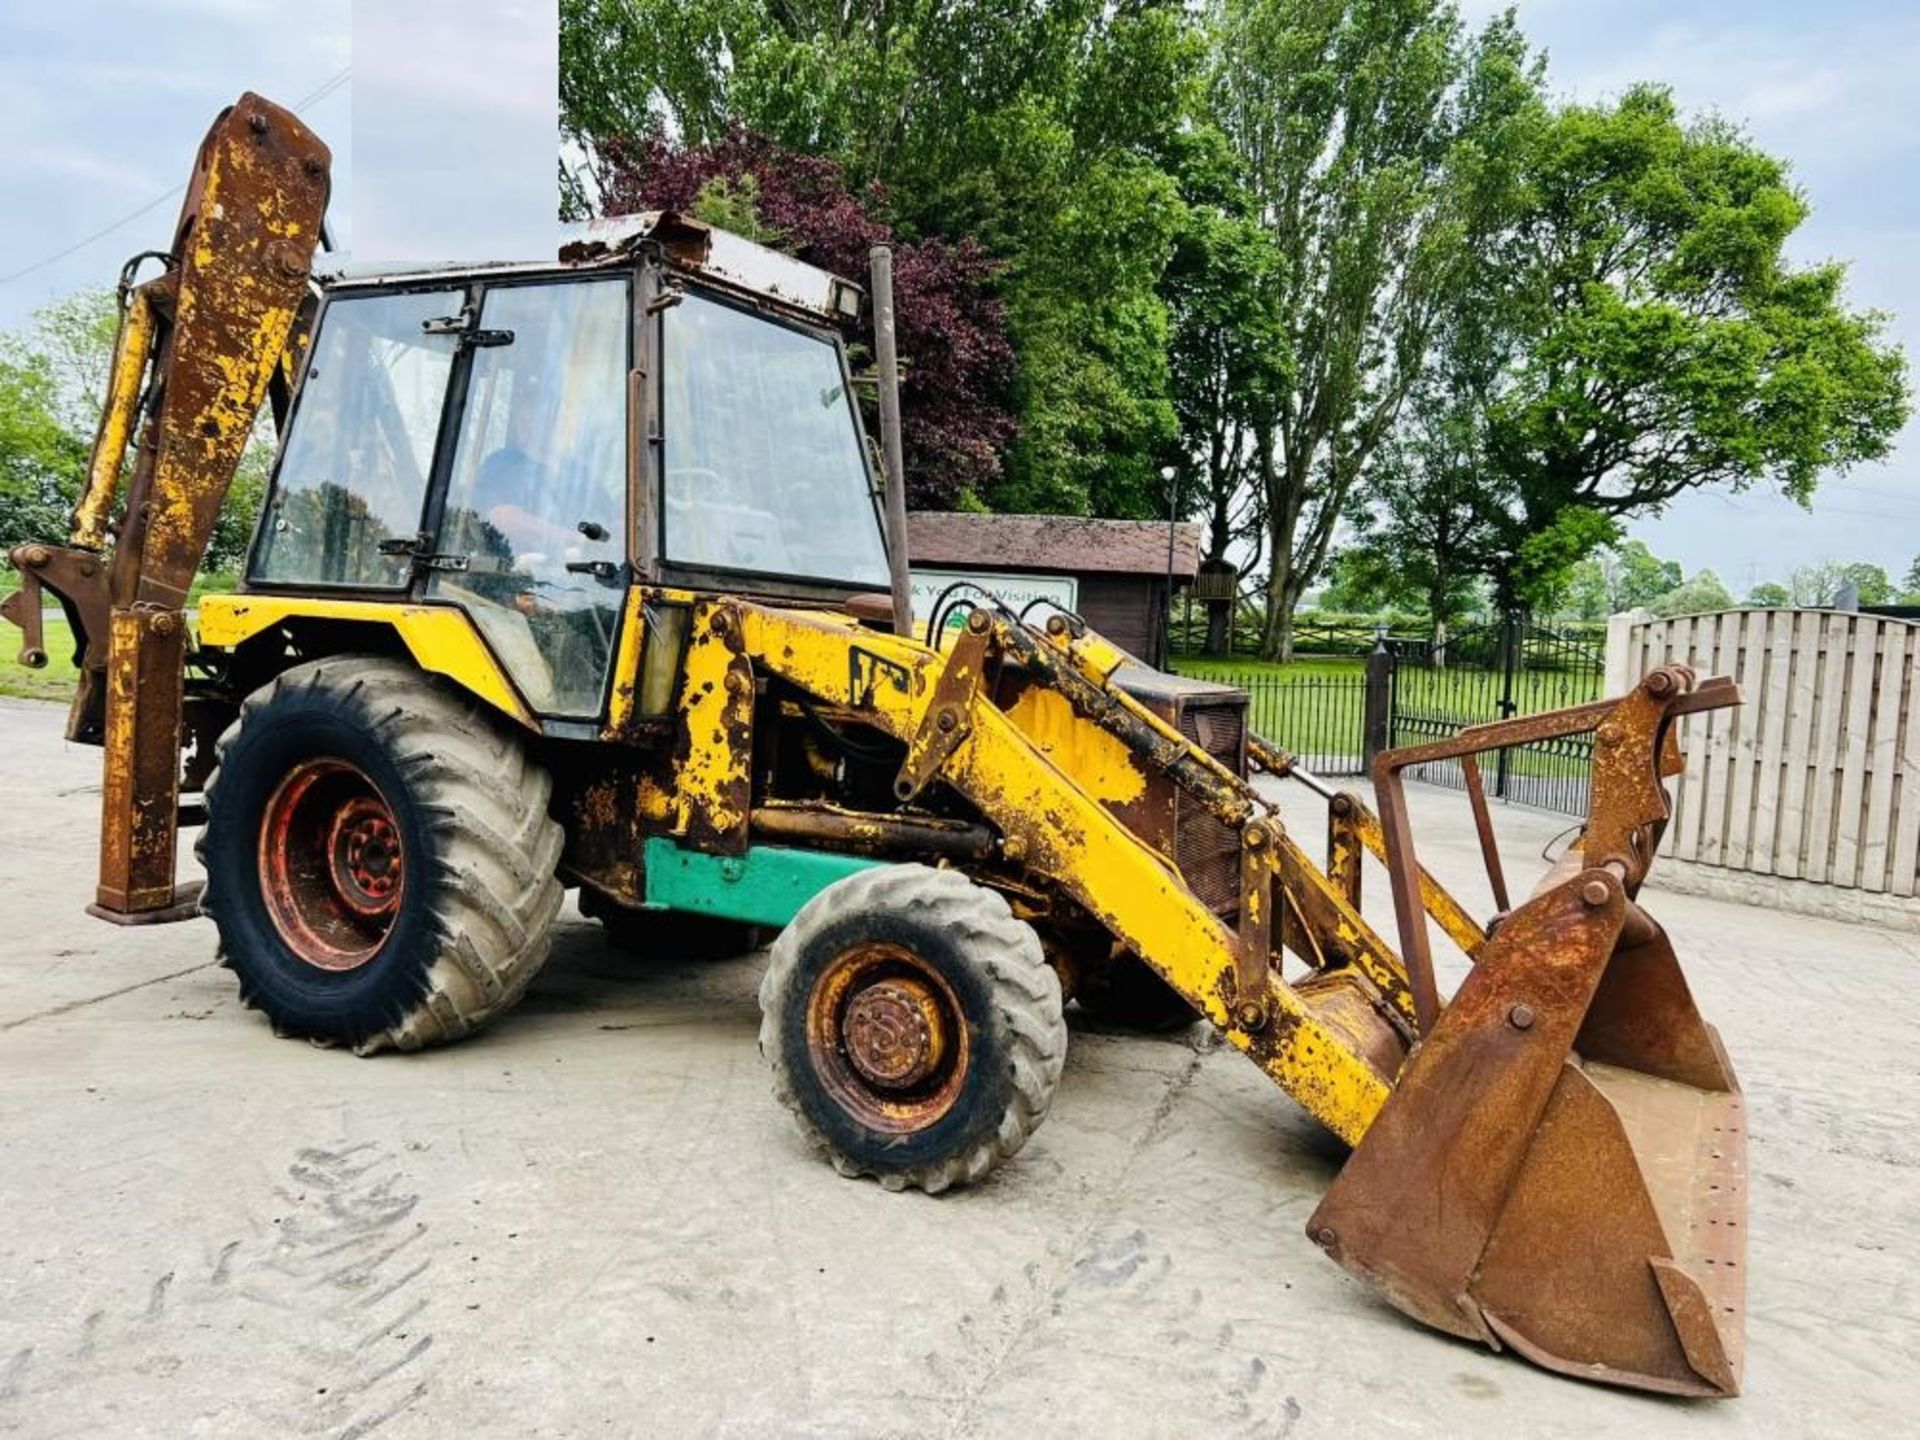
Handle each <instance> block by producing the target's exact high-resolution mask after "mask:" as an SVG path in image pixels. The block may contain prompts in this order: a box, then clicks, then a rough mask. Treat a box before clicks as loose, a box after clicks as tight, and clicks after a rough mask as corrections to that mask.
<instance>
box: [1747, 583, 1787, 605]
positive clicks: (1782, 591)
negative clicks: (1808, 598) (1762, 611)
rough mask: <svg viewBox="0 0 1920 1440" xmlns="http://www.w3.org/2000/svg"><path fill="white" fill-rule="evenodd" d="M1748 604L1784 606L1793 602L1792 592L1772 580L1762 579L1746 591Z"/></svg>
mask: <svg viewBox="0 0 1920 1440" xmlns="http://www.w3.org/2000/svg"><path fill="white" fill-rule="evenodd" d="M1747 603H1748V604H1749V605H1772V606H1776V607H1778V606H1785V605H1791V604H1793V592H1792V591H1791V590H1789V589H1787V587H1786V586H1784V585H1782V584H1780V583H1778V582H1777V581H1773V580H1763V581H1762V582H1761V583H1760V584H1758V585H1756V586H1754V587H1753V588H1752V589H1751V590H1749V591H1748V592H1747Z"/></svg>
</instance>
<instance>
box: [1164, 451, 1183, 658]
mask: <svg viewBox="0 0 1920 1440" xmlns="http://www.w3.org/2000/svg"><path fill="white" fill-rule="evenodd" d="M1160 478H1161V479H1162V480H1164V481H1166V482H1167V614H1166V623H1165V624H1163V625H1162V626H1161V627H1160V648H1161V650H1162V652H1163V653H1162V654H1161V656H1160V664H1161V666H1162V668H1165V666H1166V665H1167V664H1168V663H1169V662H1171V661H1172V659H1173V534H1174V530H1175V529H1176V528H1177V527H1178V526H1179V524H1180V472H1179V471H1178V470H1176V469H1174V468H1173V466H1171V465H1163V466H1161V467H1160Z"/></svg>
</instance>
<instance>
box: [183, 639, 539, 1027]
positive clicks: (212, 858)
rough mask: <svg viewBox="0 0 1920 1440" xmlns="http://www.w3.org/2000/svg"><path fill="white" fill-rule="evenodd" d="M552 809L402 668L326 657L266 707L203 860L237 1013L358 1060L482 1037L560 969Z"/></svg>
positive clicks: (254, 700) (458, 698)
mask: <svg viewBox="0 0 1920 1440" xmlns="http://www.w3.org/2000/svg"><path fill="white" fill-rule="evenodd" d="M551 790H552V783H551V781H550V780H549V778H548V776H547V774H546V772H545V771H544V770H542V769H541V768H540V767H539V766H538V765H536V764H534V763H532V761H530V760H529V759H528V757H527V755H526V751H525V747H524V746H523V745H522V743H521V741H520V739H519V738H518V737H517V736H516V735H514V734H513V733H512V732H511V731H509V730H508V729H507V728H506V727H505V726H504V725H502V724H501V723H500V722H499V721H498V720H496V719H495V718H494V717H493V716H492V715H491V713H490V712H488V711H486V710H484V709H483V708H482V707H481V706H480V705H479V704H478V703H477V702H475V701H473V700H472V699H470V698H468V697H466V696H464V695H461V694H459V693H458V692H455V691H453V690H451V689H450V688H447V687H444V686H443V685H442V684H441V683H440V682H438V681H436V680H434V679H432V678H431V677H429V676H427V675H425V674H423V673H422V672H421V671H420V670H418V669H417V668H415V667H414V666H412V665H410V664H408V663H406V662H403V661H399V660H393V659H389V658H384V657H376V656H364V655H353V656H333V657H330V658H328V659H324V660H316V661H313V662H311V663H309V664H305V665H298V666H295V667H294V668H293V669H291V670H288V671H286V672H285V673H284V674H282V675H281V676H279V677H278V678H277V679H275V680H274V681H272V682H271V683H270V684H268V685H266V686H264V687H262V688H261V689H260V690H257V691H255V692H254V693H253V694H252V695H251V696H249V697H248V698H247V700H246V702H245V703H244V704H243V705H242V706H241V709H240V716H239V719H238V720H236V721H235V722H234V723H233V724H232V725H231V726H229V727H228V729H227V731H226V733H225V734H224V735H222V736H221V737H220V741H219V746H218V749H217V751H216V756H215V770H214V773H213V775H212V776H211V777H210V778H209V779H208V782H207V789H206V796H207V827H206V830H205V831H204V832H203V833H202V835H201V838H200V843H199V846H198V853H199V856H200V861H201V863H202V865H203V866H204V867H205V869H206V872H207V888H206V892H205V895H204V897H203V899H202V901H201V908H202V909H203V910H204V911H205V912H206V913H207V914H208V915H210V916H211V917H212V918H213V921H214V924H215V925H216V926H217V927H218V928H219V932H220V948H221V958H222V963H224V964H225V965H227V966H228V967H229V968H231V969H232V970H233V971H234V973H235V975H236V976H237V977H238V979H239V982H240V996H241V999H242V1000H244V1001H245V1002H246V1003H247V1004H248V1005H251V1006H253V1007H255V1008H256V1009H259V1010H261V1011H264V1012H265V1014H266V1016H267V1018H268V1019H269V1020H270V1021H271V1022H272V1023H273V1027H274V1029H275V1031H276V1032H278V1033H280V1034H283V1035H291V1036H299V1037H303V1038H306V1039H310V1040H314V1041H317V1042H320V1043H324V1044H334V1045H344V1046H350V1047H351V1048H352V1049H353V1050H354V1051H355V1052H357V1053H359V1054H362V1055H369V1054H373V1053H375V1052H376V1051H380V1050H386V1049H395V1050H418V1049H420V1048H422V1047H423V1046H427V1045H433V1044H439V1043H442V1042H445V1041H449V1040H457V1039H459V1038H461V1037H463V1036H465V1035H468V1034H471V1033H472V1032H473V1031H475V1030H477V1029H479V1028H480V1027H481V1026H483V1025H485V1024H486V1023H487V1022H488V1021H490V1020H492V1019H493V1018H494V1017H495V1016H496V1015H499V1014H500V1013H501V1012H503V1011H505V1010H506V1009H508V1008H509V1007H511V1006H512V1005H513V1004H514V1002H515V1001H517V1000H518V999H519V998H520V996H521V994H522V993H523V992H524V991H525V989H526V987H527V984H528V982H529V981H531V980H532V978H533V976H534V974H535V973H536V972H537V971H538V970H539V968H540V966H541V965H542V964H543V963H544V962H545V960H546V958H547V952H548V948H549V945H550V942H551V931H552V925H553V919H554V915H555V913H556V912H557V911H558V910H559V908H560V901H561V896H562V891H561V886H560V883H559V881H558V879H557V878H556V877H555V874H554V871H555V866H556V865H557V864H558V862H559V858H560V850H561V845H562V841H563V836H562V832H561V829H560V827H559V826H558V825H557V824H555V823H554V822H553V821H552V820H551V819H550V818H549V817H548V815H547V800H548V797H549V795H550V793H551Z"/></svg>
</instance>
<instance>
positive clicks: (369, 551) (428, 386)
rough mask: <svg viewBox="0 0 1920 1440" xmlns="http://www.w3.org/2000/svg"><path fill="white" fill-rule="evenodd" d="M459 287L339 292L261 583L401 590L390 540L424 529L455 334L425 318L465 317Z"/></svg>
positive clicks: (310, 383) (262, 562)
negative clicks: (433, 328)
mask: <svg viewBox="0 0 1920 1440" xmlns="http://www.w3.org/2000/svg"><path fill="white" fill-rule="evenodd" d="M464 301H465V295H464V294H463V293H462V292H461V291H459V290H435V291H428V292H420V293H415V294H411V295H393V294H379V295H357V296H353V295H350V296H340V297H336V298H335V299H333V300H331V301H330V302H329V303H328V304H327V306H326V309H325V311H324V312H323V313H322V316H321V321H320V329H319V333H318V334H317V335H316V336H315V337H314V341H313V347H312V351H311V355H310V359H309V361H308V367H307V374H306V377H305V379H304V380H303V381H302V382H301V387H300V399H299V404H298V405H297V406H296V408H295V411H294V414H293V418H292V425H291V428H290V430H289V431H288V434H287V438H286V441H285V443H284V444H283V445H282V446H281V452H280V463H279V468H278V470H277V471H276V474H275V481H274V491H273V497H272V499H271V500H270V501H269V502H268V505H267V511H266V516H265V522H264V524H263V527H262V530H261V534H260V540H259V544H258V546H257V547H256V550H255V554H254V560H253V569H252V577H253V578H254V579H256V580H262V581H267V582H281V583H288V582H297V583H302V584H321V585H343V586H356V587H372V588H389V587H391V588H398V587H400V586H404V585H405V584H406V583H407V581H408V579H409V578H410V574H411V571H410V567H409V562H408V560H407V559H406V557H405V556H404V555H397V554H382V553H381V550H380V546H381V542H382V541H384V540H404V539H408V538H411V537H412V536H414V535H415V534H416V533H417V532H418V531H419V529H420V515H421V510H422V507H423V505H424V503H425V500H426V493H427V479H428V476H429V475H430V474H431V472H432V470H433V450H434V440H435V437H436V435H437V434H438V432H439V428H440V411H441V406H442V405H443V404H444V402H445V400H446V394H447V378H448V375H449V374H450V372H451V370H452V367H453V354H454V337H453V336H451V335H437V334H428V333H426V332H425V331H423V330H422V328H421V327H422V325H423V323H424V322H426V321H428V320H431V319H435V318H437V317H440V316H445V315H451V314H457V313H458V312H459V310H460V307H461V305H462V304H463V303H464Z"/></svg>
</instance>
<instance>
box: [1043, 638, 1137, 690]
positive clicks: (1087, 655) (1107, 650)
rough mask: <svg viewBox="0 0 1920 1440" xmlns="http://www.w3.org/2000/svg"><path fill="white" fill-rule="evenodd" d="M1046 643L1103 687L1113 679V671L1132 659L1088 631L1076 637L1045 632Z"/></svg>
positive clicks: (1111, 643) (1105, 639) (1106, 640)
mask: <svg viewBox="0 0 1920 1440" xmlns="http://www.w3.org/2000/svg"><path fill="white" fill-rule="evenodd" d="M1047 642H1048V643H1049V644H1050V645H1052V646H1053V648H1054V649H1056V650H1059V651H1061V652H1063V653H1064V654H1066V655H1068V656H1069V657H1071V658H1072V659H1073V660H1075V661H1077V662H1078V663H1079V666H1080V668H1081V669H1082V670H1083V671H1085V672H1086V674H1087V676H1088V678H1090V679H1092V680H1095V681H1097V682H1098V683H1100V684H1102V685H1104V684H1106V683H1107V681H1109V680H1111V679H1112V678H1113V674H1114V671H1116V670H1118V669H1119V668H1120V667H1121V666H1122V665H1126V664H1129V663H1131V662H1132V661H1133V657H1132V656H1131V655H1129V654H1127V652H1126V651H1124V650H1122V649H1121V648H1120V647H1119V646H1118V645H1115V644H1114V643H1113V642H1112V641H1111V640H1109V639H1107V638H1106V636H1104V635H1101V634H1100V633H1099V632H1097V631H1094V630H1089V631H1087V632H1086V633H1085V634H1083V635H1080V636H1078V637H1075V636H1072V635H1069V634H1068V633H1067V632H1066V631H1064V630H1061V631H1058V632H1056V631H1053V630H1048V631H1047Z"/></svg>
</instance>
